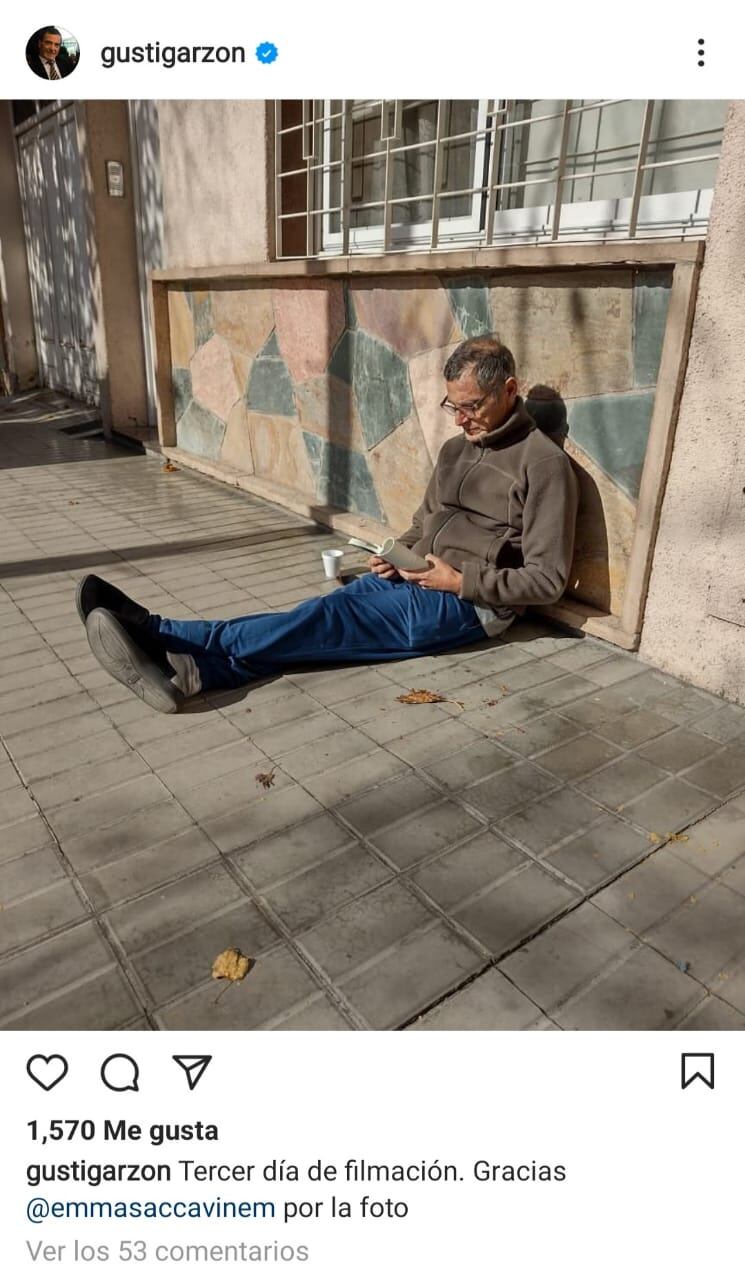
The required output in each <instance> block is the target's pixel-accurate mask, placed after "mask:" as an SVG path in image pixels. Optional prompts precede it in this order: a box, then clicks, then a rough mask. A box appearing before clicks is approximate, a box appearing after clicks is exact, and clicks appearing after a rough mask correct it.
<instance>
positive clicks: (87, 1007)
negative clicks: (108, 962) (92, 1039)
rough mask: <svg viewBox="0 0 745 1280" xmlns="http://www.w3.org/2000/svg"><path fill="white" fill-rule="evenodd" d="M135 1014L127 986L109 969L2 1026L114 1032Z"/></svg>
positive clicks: (19, 1028) (17, 1015) (20, 1014)
mask: <svg viewBox="0 0 745 1280" xmlns="http://www.w3.org/2000/svg"><path fill="white" fill-rule="evenodd" d="M27 954H28V953H24V955H27ZM32 954H33V953H32ZM137 1012H138V1006H137V1003H136V1001H135V999H134V996H133V994H132V991H131V988H130V987H129V984H128V983H127V982H126V980H125V978H124V976H123V974H122V973H121V972H120V970H119V969H116V968H113V967H112V968H110V969H105V970H104V971H103V972H101V973H98V974H96V976H95V977H94V978H91V979H88V980H86V981H82V982H78V983H76V985H75V986H73V987H70V988H68V990H66V991H64V992H61V993H59V994H55V995H53V996H51V998H49V999H47V1000H42V1001H40V1002H39V1003H37V1004H34V1005H33V1006H31V1007H27V1008H26V1009H25V1010H23V1011H21V1012H18V1013H16V1014H15V1015H14V1016H13V1017H11V1018H10V1019H9V1020H8V1021H7V1022H5V1023H4V1024H3V1025H4V1027H5V1029H6V1030H7V1031H114V1030H116V1029H117V1028H118V1027H122V1026H124V1025H131V1020H132V1018H133V1016H134V1015H135V1014H136V1013H137ZM132 1029H134V1027H132Z"/></svg>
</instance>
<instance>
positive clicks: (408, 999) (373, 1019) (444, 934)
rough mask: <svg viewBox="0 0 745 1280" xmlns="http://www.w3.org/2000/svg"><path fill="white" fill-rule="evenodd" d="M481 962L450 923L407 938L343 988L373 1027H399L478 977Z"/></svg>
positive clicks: (348, 980) (343, 985)
mask: <svg viewBox="0 0 745 1280" xmlns="http://www.w3.org/2000/svg"><path fill="white" fill-rule="evenodd" d="M482 963H483V961H482V960H481V957H480V956H479V955H478V954H477V953H476V952H475V951H472V950H471V948H470V947H469V946H467V945H466V943H465V942H463V941H462V939H461V938H459V937H458V936H457V934H455V933H453V932H452V930H450V929H449V928H448V927H447V925H446V924H437V925H435V927H434V928H433V929H428V930H427V931H426V932H424V933H418V934H416V935H415V936H414V937H408V938H406V939H405V940H404V941H403V942H402V943H401V944H400V946H398V947H396V948H395V949H393V950H392V951H389V952H388V953H386V954H385V955H383V956H381V957H380V959H379V960H378V961H377V962H376V963H374V964H371V965H368V966H366V967H365V968H364V969H363V970H362V972H361V973H357V974H355V975H354V976H353V977H351V978H349V979H347V980H346V981H345V982H343V983H341V990H342V991H343V993H344V995H345V996H346V997H347V999H348V1000H349V1001H350V1002H351V1003H352V1004H353V1005H354V1006H355V1008H356V1009H358V1010H359V1012H360V1013H361V1014H362V1016H363V1017H364V1018H365V1020H366V1021H367V1022H368V1023H369V1024H370V1026H371V1027H373V1028H376V1029H378V1030H386V1029H389V1028H393V1027H397V1026H400V1024H401V1023H402V1022H406V1021H408V1019H409V1018H413V1017H415V1016H416V1014H417V1013H418V1012H419V1011H420V1010H421V1009H424V1008H426V1007H427V1005H429V1004H431V1003H432V1002H433V1001H435V1000H437V999H439V998H440V997H442V996H443V995H445V994H446V992H448V991H450V990H452V988H453V987H454V986H456V985H457V984H458V983H460V982H462V981H463V980H464V979H465V978H467V977H468V976H469V974H471V973H474V972H475V971H476V970H477V969H478V968H479V967H480V965H481V964H482Z"/></svg>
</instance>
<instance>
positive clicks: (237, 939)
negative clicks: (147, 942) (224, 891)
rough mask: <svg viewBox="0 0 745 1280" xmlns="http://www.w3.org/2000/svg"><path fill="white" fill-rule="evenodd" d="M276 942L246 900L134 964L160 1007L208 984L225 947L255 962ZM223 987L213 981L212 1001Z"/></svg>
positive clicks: (133, 960) (144, 954) (138, 957)
mask: <svg viewBox="0 0 745 1280" xmlns="http://www.w3.org/2000/svg"><path fill="white" fill-rule="evenodd" d="M276 940H277V935H276V933H275V931H274V929H273V928H272V926H271V925H270V924H269V923H268V921H267V920H266V919H265V918H264V916H262V914H261V912H260V911H259V910H258V908H257V907H256V906H255V905H254V903H252V902H250V901H249V900H248V899H243V900H242V901H240V902H239V903H238V904H236V905H235V906H234V907H232V908H231V909H230V910H227V911H223V912H221V913H220V914H219V915H217V916H213V917H212V918H211V919H209V920H200V921H199V922H198V923H196V924H195V926H194V928H193V929H190V930H189V932H188V933H185V934H181V935H180V936H179V937H178V938H173V939H170V940H168V941H165V942H163V943H162V944H161V945H158V946H154V947H151V948H149V949H148V950H146V951H140V952H137V953H136V954H135V955H133V956H132V958H131V963H132V966H133V968H134V969H135V970H136V972H137V974H138V976H139V977H140V979H141V981H142V982H143V983H144V985H145V987H146V988H147V991H148V993H149V995H150V996H151V998H152V999H153V1001H154V1002H155V1003H156V1004H161V1003H162V1002H163V1001H165V1000H173V999H175V998H176V997H177V996H180V995H183V994H184V993H185V992H187V991H191V990H193V989H194V988H195V987H197V986H201V984H202V983H204V982H206V981H209V979H210V978H211V975H212V965H213V962H214V960H215V959H216V957H217V956H218V955H219V954H220V952H221V951H224V950H225V948H226V947H237V948H238V949H239V951H242V952H243V954H244V955H246V956H250V957H251V958H252V959H255V957H256V956H257V955H259V954H260V953H261V952H262V951H265V950H267V948H268V947H271V946H272V945H273V944H274V943H275V942H276ZM246 980H248V979H246ZM222 987H223V984H221V983H220V984H218V982H217V980H214V988H215V990H214V997H213V998H217V996H218V995H219V994H220V991H221V990H222ZM226 999H227V997H226Z"/></svg>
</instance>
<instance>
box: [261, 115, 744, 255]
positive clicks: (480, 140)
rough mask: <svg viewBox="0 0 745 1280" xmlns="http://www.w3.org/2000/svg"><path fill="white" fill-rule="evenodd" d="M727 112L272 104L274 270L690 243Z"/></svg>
mask: <svg viewBox="0 0 745 1280" xmlns="http://www.w3.org/2000/svg"><path fill="white" fill-rule="evenodd" d="M726 106H727V104H726V102H715V101H678V100H676V101H642V100H634V99H613V100H606V99H603V100H591V101H590V100H586V101H585V100H583V101H566V100H549V99H543V100H538V99H524V100H523V99H520V100H515V101H506V100H505V101H502V100H500V99H489V100H484V99H482V100H480V101H479V100H475V99H474V100H472V101H468V100H444V101H437V100H435V99H429V100H419V99H418V100H410V99H398V100H395V101H394V100H390V101H386V100H364V101H363V100H357V99H346V100H343V99H325V100H319V99H316V100H303V101H284V102H280V103H277V107H276V147H275V157H276V161H275V163H276V172H275V185H276V217H277V227H276V236H277V240H276V242H277V256H278V257H280V258H297V257H320V256H328V255H334V254H348V253H380V252H383V253H385V252H391V251H400V250H412V251H416V250H420V251H427V250H434V249H437V250H442V249H456V248H463V247H466V246H483V247H490V246H498V245H501V244H540V243H546V242H552V241H553V242H568V241H569V242H571V241H574V242H581V241H607V240H614V239H641V238H649V237H655V236H663V237H667V238H675V239H681V238H687V237H701V236H703V235H705V234H706V226H707V221H708V215H709V207H710V203H711V194H712V190H713V187H714V178H715V174H716V166H717V161H718V159H719V149H720V146H721V139H722V131H723V126H724V118H725V113H726Z"/></svg>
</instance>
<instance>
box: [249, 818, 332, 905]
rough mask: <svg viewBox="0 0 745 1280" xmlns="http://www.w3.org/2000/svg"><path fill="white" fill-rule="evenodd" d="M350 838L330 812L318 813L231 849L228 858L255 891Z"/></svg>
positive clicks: (296, 871) (319, 859)
mask: <svg viewBox="0 0 745 1280" xmlns="http://www.w3.org/2000/svg"><path fill="white" fill-rule="evenodd" d="M353 841H354V837H353V836H352V835H351V834H350V832H349V831H347V830H346V828H345V827H342V825H341V824H340V823H338V822H336V821H335V820H334V819H333V818H332V817H331V815H330V814H327V813H323V812H321V813H319V814H318V816H317V817H312V818H309V819H308V820H306V821H305V822H300V823H298V825H297V826H294V827H291V828H289V830H286V831H281V832H279V834H277V835H273V836H268V837H267V838H266V839H264V840H258V841H257V842H256V843H255V844H252V845H251V846H250V848H248V849H244V850H242V851H239V852H238V853H234V854H233V855H232V857H231V861H232V862H233V863H234V864H235V866H236V867H238V868H239V870H240V871H241V873H242V874H243V875H244V876H246V878H247V879H248V880H249V881H250V883H251V885H252V886H253V887H254V888H255V889H256V890H258V891H264V890H266V889H268V888H269V887H270V886H272V885H274V884H278V883H279V882H280V881H282V880H285V879H287V878H289V877H291V876H294V875H298V874H300V873H301V872H303V871H305V870H308V869H309V868H311V867H314V866H316V865H317V864H318V863H320V862H323V861H325V860H326V859H327V858H328V857H329V856H330V855H331V854H332V853H334V852H335V851H336V850H338V849H341V848H344V847H346V846H348V845H350V844H352V843H353Z"/></svg>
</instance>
